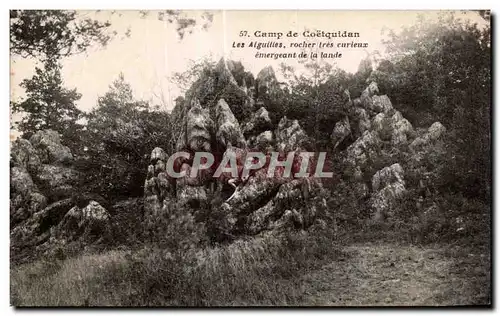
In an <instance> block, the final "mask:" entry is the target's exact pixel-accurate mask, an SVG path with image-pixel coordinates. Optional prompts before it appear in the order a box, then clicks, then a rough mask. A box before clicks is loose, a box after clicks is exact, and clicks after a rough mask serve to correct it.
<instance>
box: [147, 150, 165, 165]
mask: <svg viewBox="0 0 500 316" xmlns="http://www.w3.org/2000/svg"><path fill="white" fill-rule="evenodd" d="M167 159H168V157H167V154H166V153H165V151H164V150H163V149H162V148H160V147H156V148H155V149H153V151H152V152H151V157H150V160H151V162H152V163H156V162H157V161H158V160H162V161H164V162H166V161H167Z"/></svg>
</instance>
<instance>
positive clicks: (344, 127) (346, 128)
mask: <svg viewBox="0 0 500 316" xmlns="http://www.w3.org/2000/svg"><path fill="white" fill-rule="evenodd" d="M350 134H351V126H350V125H349V118H348V117H347V116H346V117H345V118H344V119H342V120H341V121H338V122H337V123H335V127H334V128H333V133H332V142H333V149H335V148H337V146H338V145H339V144H340V143H342V142H343V141H344V139H345V138H346V137H347V136H349V135H350Z"/></svg>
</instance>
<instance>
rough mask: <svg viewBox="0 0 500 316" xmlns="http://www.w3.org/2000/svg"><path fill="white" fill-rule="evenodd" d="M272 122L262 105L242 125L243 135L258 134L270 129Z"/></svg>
mask: <svg viewBox="0 0 500 316" xmlns="http://www.w3.org/2000/svg"><path fill="white" fill-rule="evenodd" d="M271 129H272V123H271V119H270V118H269V112H267V110H266V109H265V108H264V107H261V108H259V109H258V110H257V112H255V113H254V114H253V115H252V117H251V118H250V120H249V121H248V122H247V123H246V124H245V126H244V127H243V134H244V135H245V137H248V136H250V135H258V134H260V133H262V132H264V131H267V130H271Z"/></svg>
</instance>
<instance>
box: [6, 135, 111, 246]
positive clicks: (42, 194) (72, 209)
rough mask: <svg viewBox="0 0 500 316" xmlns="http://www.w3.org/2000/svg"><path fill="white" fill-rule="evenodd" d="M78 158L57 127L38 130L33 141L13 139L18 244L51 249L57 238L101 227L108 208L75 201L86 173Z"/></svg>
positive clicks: (68, 238)
mask: <svg viewBox="0 0 500 316" xmlns="http://www.w3.org/2000/svg"><path fill="white" fill-rule="evenodd" d="M72 162H73V155H72V154H71V151H70V149H69V148H68V147H66V146H64V145H62V144H61V140H60V137H59V135H58V134H57V133H56V132H55V131H52V130H43V131H38V132H37V133H35V134H34V135H33V136H32V137H31V138H30V140H29V141H28V140H26V139H17V140H16V141H15V142H14V143H13V144H12V149H11V168H10V173H11V179H10V183H11V190H10V214H11V216H10V223H11V231H10V236H11V249H12V250H14V251H18V250H29V251H34V249H35V250H36V249H37V250H40V251H46V250H50V249H51V248H52V246H54V240H57V241H58V243H61V242H62V243H67V242H71V241H76V240H77V239H78V238H79V237H80V236H81V235H82V234H83V231H95V229H96V227H97V226H99V225H101V224H102V223H104V222H105V221H107V220H108V218H109V216H108V215H107V212H106V210H105V209H104V208H103V207H102V206H100V205H99V204H98V203H97V202H95V201H91V202H90V203H89V204H88V205H87V206H86V207H84V208H83V209H80V208H79V207H78V206H75V204H76V202H75V199H74V198H73V195H74V194H75V192H77V191H78V190H76V189H75V185H76V184H77V183H78V181H79V177H80V175H79V173H78V172H77V171H75V169H73V168H72ZM70 219H71V220H70ZM101 226H102V225H101ZM102 227H103V226H102ZM102 227H101V228H102ZM87 241H89V242H91V241H92V240H87Z"/></svg>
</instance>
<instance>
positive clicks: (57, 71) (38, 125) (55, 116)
mask: <svg viewBox="0 0 500 316" xmlns="http://www.w3.org/2000/svg"><path fill="white" fill-rule="evenodd" d="M21 87H23V88H25V90H26V98H25V99H24V100H22V101H20V102H11V107H12V110H13V112H14V113H21V114H22V115H23V116H22V119H21V121H20V122H18V124H17V129H18V130H19V131H20V132H22V133H23V137H25V138H29V137H30V136H31V135H32V134H33V133H35V132H36V131H38V130H43V129H53V130H55V131H58V132H59V133H61V134H63V136H64V135H69V133H70V132H71V131H74V130H75V129H80V128H81V126H80V125H79V124H77V121H78V120H79V119H80V118H81V115H82V113H81V111H80V110H78V108H77V107H76V103H75V102H76V101H78V100H79V99H80V98H81V95H80V94H79V93H78V92H77V91H76V89H72V90H70V89H66V88H64V87H63V81H62V78H61V65H60V64H59V63H57V62H56V61H54V60H53V59H50V60H47V61H46V62H45V64H44V65H43V68H39V67H37V68H35V75H34V76H33V77H32V78H31V79H25V80H23V81H22V83H21Z"/></svg>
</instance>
